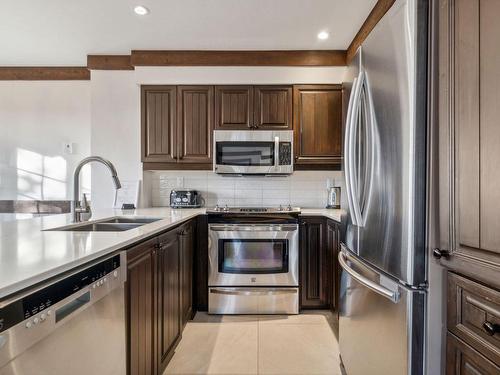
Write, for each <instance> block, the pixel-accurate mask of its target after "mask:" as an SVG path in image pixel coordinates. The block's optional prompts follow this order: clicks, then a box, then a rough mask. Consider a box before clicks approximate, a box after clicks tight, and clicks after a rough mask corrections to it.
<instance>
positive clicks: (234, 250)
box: [219, 239, 288, 274]
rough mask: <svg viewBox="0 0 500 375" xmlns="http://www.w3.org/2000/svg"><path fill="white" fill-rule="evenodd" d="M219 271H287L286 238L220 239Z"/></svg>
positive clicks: (244, 272) (256, 272)
mask: <svg viewBox="0 0 500 375" xmlns="http://www.w3.org/2000/svg"><path fill="white" fill-rule="evenodd" d="M219 272H222V273H241V274H259V273H287V272H288V240H286V239H275V240H272V239H241V240H238V239H220V240H219Z"/></svg>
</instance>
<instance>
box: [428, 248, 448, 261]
mask: <svg viewBox="0 0 500 375" xmlns="http://www.w3.org/2000/svg"><path fill="white" fill-rule="evenodd" d="M432 255H433V256H434V258H436V259H441V258H449V257H450V252H449V251H448V250H441V249H438V248H436V249H433V250H432Z"/></svg>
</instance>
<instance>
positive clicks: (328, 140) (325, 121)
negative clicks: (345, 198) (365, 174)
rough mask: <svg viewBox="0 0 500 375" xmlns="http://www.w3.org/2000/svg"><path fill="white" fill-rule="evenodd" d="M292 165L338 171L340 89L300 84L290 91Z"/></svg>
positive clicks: (335, 86)
mask: <svg viewBox="0 0 500 375" xmlns="http://www.w3.org/2000/svg"><path fill="white" fill-rule="evenodd" d="M293 101H294V104H293V112H294V120H293V121H294V124H293V129H294V134H295V145H294V151H295V164H296V166H297V169H304V168H307V167H312V166H318V167H323V168H328V169H340V166H341V162H342V87H341V86H340V85H300V86H294V92H293Z"/></svg>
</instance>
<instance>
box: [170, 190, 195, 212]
mask: <svg viewBox="0 0 500 375" xmlns="http://www.w3.org/2000/svg"><path fill="white" fill-rule="evenodd" d="M170 207H172V208H197V207H201V196H200V194H199V193H198V192H197V191H196V190H172V191H171V192H170Z"/></svg>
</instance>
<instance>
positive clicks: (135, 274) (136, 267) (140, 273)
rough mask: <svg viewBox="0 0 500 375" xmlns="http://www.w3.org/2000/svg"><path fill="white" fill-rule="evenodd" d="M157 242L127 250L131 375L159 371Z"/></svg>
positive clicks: (128, 340) (128, 342)
mask: <svg viewBox="0 0 500 375" xmlns="http://www.w3.org/2000/svg"><path fill="white" fill-rule="evenodd" d="M156 244H157V241H156V240H155V239H154V240H151V241H147V242H145V243H142V244H140V245H137V246H135V247H134V248H132V249H130V250H128V252H127V287H126V290H127V292H126V293H127V320H128V334H127V351H128V368H129V374H130V375H143V374H156V367H155V361H154V347H155V344H154V325H155V321H154V320H155V316H156V315H155V309H154V280H155V265H156V262H155V256H156V255H155V252H156Z"/></svg>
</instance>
